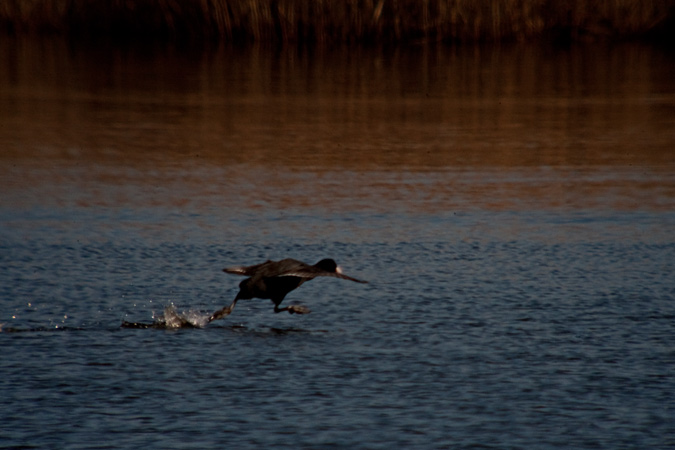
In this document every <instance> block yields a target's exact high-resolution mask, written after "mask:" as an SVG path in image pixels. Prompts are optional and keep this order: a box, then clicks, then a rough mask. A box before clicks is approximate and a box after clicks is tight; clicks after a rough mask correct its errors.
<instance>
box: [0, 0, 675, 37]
mask: <svg viewBox="0 0 675 450" xmlns="http://www.w3.org/2000/svg"><path fill="white" fill-rule="evenodd" d="M674 11H675V7H674V6H673V1H672V0H596V1H585V0H570V1H558V0H310V1H307V0H229V1H228V0H181V1H176V0H136V1H133V0H2V1H0V28H2V29H4V30H5V31H7V32H10V33H17V34H18V33H44V32H52V33H63V34H69V35H76V36H92V37H95V36H103V37H106V36H107V37H119V38H124V37H127V38H134V39H137V38H148V39H191V40H203V39H212V40H217V41H230V42H238V41H259V42H312V43H338V42H373V43H389V42H417V41H496V40H516V41H518V40H531V39H536V38H540V37H552V38H562V39H571V40H575V39H585V38H598V37H607V38H617V37H618V38H630V37H634V36H642V35H646V34H648V33H650V32H653V31H654V30H658V29H672V27H670V24H672V22H673V17H674Z"/></svg>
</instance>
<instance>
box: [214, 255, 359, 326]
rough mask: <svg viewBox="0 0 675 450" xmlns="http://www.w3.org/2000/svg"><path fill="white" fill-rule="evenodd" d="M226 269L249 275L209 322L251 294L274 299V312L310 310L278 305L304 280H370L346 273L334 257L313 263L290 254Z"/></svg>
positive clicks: (304, 312) (297, 312)
mask: <svg viewBox="0 0 675 450" xmlns="http://www.w3.org/2000/svg"><path fill="white" fill-rule="evenodd" d="M223 272H226V273H232V274H235V275H244V276H247V277H249V278H246V279H245V280H244V281H242V282H241V283H239V293H238V294H237V296H236V297H235V298H234V301H233V302H232V304H231V305H230V306H226V307H225V308H222V309H219V310H218V311H216V312H214V313H213V314H212V315H211V317H210V318H209V322H211V321H214V320H218V319H222V318H223V317H225V316H227V315H228V314H230V313H231V312H232V309H234V305H236V304H237V301H238V300H240V299H251V298H268V299H270V300H272V302H274V312H275V313H278V312H282V311H288V312H289V313H290V314H307V313H309V312H310V310H309V308H306V307H304V306H300V305H291V306H286V307H284V308H279V305H280V304H281V302H282V301H283V300H284V297H286V294H288V293H289V292H291V291H292V290H293V289H295V288H297V287H298V286H300V285H301V284H302V283H304V282H306V281H309V280H311V279H313V278H316V277H336V278H342V279H344V280H350V281H355V282H357V283H367V281H362V280H357V279H356V278H352V277H350V276H347V275H344V274H343V273H342V271H341V270H340V268H339V267H338V265H337V264H336V263H335V261H333V260H332V259H322V260H321V261H319V262H318V263H316V264H314V265H313V266H312V265H309V264H306V263H304V262H302V261H298V260H295V259H291V258H287V259H282V260H281V261H269V260H268V261H266V262H264V263H261V264H256V265H254V266H238V267H226V268H225V269H223Z"/></svg>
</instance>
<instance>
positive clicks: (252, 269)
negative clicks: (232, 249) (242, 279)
mask: <svg viewBox="0 0 675 450" xmlns="http://www.w3.org/2000/svg"><path fill="white" fill-rule="evenodd" d="M273 262H274V261H271V260H269V259H268V260H267V261H265V262H264V263H260V264H255V265H253V266H234V267H226V268H224V269H223V272H225V273H231V274H233V275H243V276H246V277H251V276H253V275H255V274H256V273H257V272H259V271H260V269H261V268H262V267H263V266H264V265H266V264H270V263H273Z"/></svg>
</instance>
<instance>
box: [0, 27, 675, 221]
mask: <svg viewBox="0 0 675 450" xmlns="http://www.w3.org/2000/svg"><path fill="white" fill-rule="evenodd" d="M3 42H4V43H3V44H0V51H1V54H0V55H1V56H2V59H3V61H6V62H7V64H4V65H3V66H2V68H0V121H1V122H2V124H3V125H2V129H1V131H0V145H1V146H2V155H1V156H0V157H1V158H2V165H3V175H2V179H1V180H0V183H1V184H2V189H3V191H4V192H5V193H6V194H5V196H4V200H3V201H2V203H3V204H4V205H6V206H16V207H19V206H22V205H29V204H41V203H47V204H49V203H52V202H56V203H57V204H63V203H69V202H70V203H73V204H75V205H79V206H87V205H92V204H96V205H104V206H124V205H125V206H134V205H138V206H143V205H154V204H158V205H161V204H169V205H172V206H175V207H182V206H187V205H193V206H194V205H197V206H198V205H202V206H203V207H214V205H216V204H221V205H229V206H230V207H240V208H251V209H255V208H268V207H274V208H315V207H319V208H329V209H337V210H350V209H358V210H368V209H373V210H391V209H396V208H402V209H406V210H413V211H434V210H439V209H444V210H454V209H467V208H487V209H523V208H525V209H537V208H619V209H639V208H649V209H662V210H668V209H672V208H673V207H674V206H675V204H674V203H675V202H674V201H673V199H674V198H675V157H674V155H675V151H674V150H673V148H674V147H675V145H674V144H675V82H673V80H674V79H675V76H673V75H675V70H673V67H674V65H673V59H672V57H670V56H669V55H666V54H663V53H661V52H659V51H658V50H655V49H653V48H651V47H643V46H633V45H622V46H616V47H608V46H607V47H606V46H590V47H583V48H572V49H565V50H551V49H549V50H545V49H542V48H538V47H531V46H524V47H519V46H515V47H501V48H499V47H498V48H482V47H470V48H466V47H441V46H439V47H419V48H412V49H399V50H395V51H381V50H376V49H369V50H364V49H344V50H325V51H319V50H315V51H297V50H282V51H274V50H270V49H261V48H247V49H235V50H233V49H224V50H218V51H214V52H203V53H201V52H200V53H190V52H178V51H171V50H167V49H164V50H156V51H149V52H147V53H143V52H134V51H122V50H119V49H117V50H115V49H109V48H101V49H91V48H89V49H82V48H73V47H68V46H67V45H65V43H63V42H61V41H37V42H36V41H11V40H5V41H3ZM50 199H51V200H50Z"/></svg>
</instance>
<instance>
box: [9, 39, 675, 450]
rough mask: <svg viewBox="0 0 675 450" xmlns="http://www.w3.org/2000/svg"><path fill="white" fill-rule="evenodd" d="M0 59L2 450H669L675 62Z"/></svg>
mask: <svg viewBox="0 0 675 450" xmlns="http://www.w3.org/2000/svg"><path fill="white" fill-rule="evenodd" d="M0 49H1V50H0V51H1V52H2V58H3V61H6V64H3V65H2V66H0V123H1V124H2V125H1V126H0V148H1V149H2V151H1V153H0V155H1V156H0V158H1V159H2V161H1V162H2V165H1V167H2V169H0V187H1V188H2V196H1V197H0V221H1V223H2V226H1V227H0V261H1V263H0V299H1V305H2V306H0V323H2V330H3V332H2V333H0V342H1V346H2V349H3V357H2V358H0V393H1V394H2V395H0V399H1V400H0V404H1V405H2V407H1V408H0V411H1V412H0V445H1V446H3V447H10V448H11V447H21V448H127V447H132V446H134V447H143V448H162V449H166V448H205V447H237V448H261V447H268V448H326V447H335V448H392V447H399V448H402V447H408V448H410V447H414V448H477V447H482V448H523V449H524V448H533V447H537V448H570V447H574V448H606V449H620V448H666V447H670V446H674V445H675V428H674V427H673V423H675V408H674V407H673V406H672V405H675V398H674V396H673V392H675V379H674V377H673V373H675V350H674V348H673V345H672V342H673V336H674V335H675V302H674V300H675V281H673V280H675V278H673V276H672V274H673V268H674V267H673V261H675V240H674V239H673V238H674V235H673V231H672V230H674V229H675V159H674V158H673V155H674V154H673V150H672V149H673V148H674V145H673V144H675V131H674V130H675V114H674V113H675V108H674V105H675V85H674V84H673V81H672V80H673V79H675V77H674V76H673V75H675V73H674V70H673V68H674V67H675V66H674V65H673V59H672V56H670V55H667V54H664V53H663V52H661V51H659V50H655V49H653V48H651V47H644V46H633V45H621V46H611V47H610V46H607V47H605V46H587V47H580V48H576V47H575V48H568V49H558V50H554V49H546V48H538V47H530V46H514V47H500V48H481V47H476V48H473V47H471V48H463V47H419V48H417V47H416V48H408V49H398V50H387V51H383V50H377V49H369V50H363V49H345V50H340V49H333V50H303V51H296V50H276V51H275V50H271V49H262V48H247V49H221V50H216V51H210V52H183V51H179V50H171V49H151V50H146V51H137V50H119V49H109V48H105V47H101V48H87V47H85V46H82V45H72V44H71V45H65V44H64V43H63V42H60V41H38V42H35V41H8V40H3V41H2V43H0ZM283 257H294V258H297V259H302V260H306V261H308V262H316V261H318V260H319V259H321V258H323V257H333V258H335V259H336V260H337V261H338V262H339V263H340V264H341V265H342V266H343V268H344V270H345V272H346V273H347V274H350V275H353V276H355V277H357V278H363V279H366V280H368V281H369V282H370V283H369V284H368V285H358V284H355V283H349V282H345V281H342V280H333V279H320V280H315V281H312V282H311V283H307V284H305V285H303V286H302V288H300V289H299V290H297V291H295V292H293V293H292V294H290V295H289V296H288V298H287V299H286V300H285V302H288V303H292V302H297V303H300V304H305V305H307V306H309V307H310V308H311V309H312V313H311V314H308V315H305V316H295V315H293V316H291V315H288V314H274V313H273V306H272V304H271V303H270V302H268V301H262V300H261V301H248V302H245V301H242V302H239V303H238V305H237V307H236V308H235V310H234V312H233V314H232V315H231V316H229V317H228V318H226V319H225V320H222V321H219V322H214V323H212V324H211V325H209V326H208V327H206V328H204V329H182V330H153V329H146V330H142V329H140V330H139V329H134V330H129V329H122V328H120V324H121V323H122V322H123V321H138V322H152V320H153V317H156V316H157V315H159V314H161V313H162V311H163V310H164V308H165V307H166V306H168V305H174V306H175V307H176V308H177V309H178V310H179V311H186V312H188V313H190V314H197V315H199V314H202V315H203V314H208V313H210V312H212V311H214V310H216V309H218V308H220V307H222V306H224V305H226V304H228V303H229V302H230V301H231V300H232V298H233V297H234V295H235V294H236V292H237V289H236V286H237V283H238V282H239V281H240V279H239V278H237V277H234V276H229V275H226V274H224V273H222V272H221V269H222V268H223V267H225V266H228V265H237V264H249V263H250V264H253V263H257V262H261V261H263V260H265V259H268V258H270V259H279V258H283Z"/></svg>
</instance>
